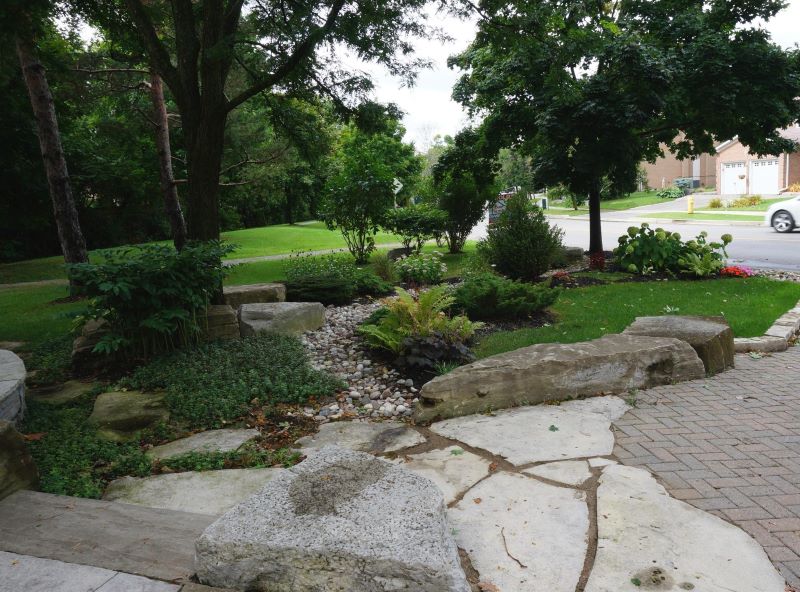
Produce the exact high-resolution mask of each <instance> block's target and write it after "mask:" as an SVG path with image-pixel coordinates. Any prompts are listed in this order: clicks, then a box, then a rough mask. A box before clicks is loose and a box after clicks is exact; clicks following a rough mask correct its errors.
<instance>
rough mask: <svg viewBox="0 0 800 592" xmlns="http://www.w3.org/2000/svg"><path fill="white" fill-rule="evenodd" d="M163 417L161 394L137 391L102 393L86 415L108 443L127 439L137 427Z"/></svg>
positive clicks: (150, 424) (164, 411)
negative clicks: (90, 412)
mask: <svg viewBox="0 0 800 592" xmlns="http://www.w3.org/2000/svg"><path fill="white" fill-rule="evenodd" d="M167 420H169V411H168V410H167V408H166V407H165V406H164V395H163V394H160V393H142V392H139V391H116V392H111V393H103V394H101V395H99V396H98V397H97V399H96V400H95V402H94V409H92V414H91V415H90V416H89V421H90V422H92V423H94V424H96V425H97V427H98V431H97V435H98V436H100V437H101V438H104V439H106V440H111V441H112V442H130V441H132V440H135V439H136V437H137V434H138V433H139V432H140V431H141V430H143V429H145V428H149V427H152V426H154V425H156V424H157V423H159V422H162V421H167Z"/></svg>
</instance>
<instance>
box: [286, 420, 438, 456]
mask: <svg viewBox="0 0 800 592" xmlns="http://www.w3.org/2000/svg"><path fill="white" fill-rule="evenodd" d="M424 442H425V437H424V436H423V435H422V434H420V433H419V432H418V431H416V430H413V429H411V428H410V427H408V426H407V425H406V424H404V423H400V422H398V421H386V422H382V423H367V422H357V421H337V422H333V423H326V424H323V425H321V426H320V428H319V431H318V432H317V433H316V434H313V435H311V436H305V437H303V438H300V439H299V440H298V441H297V442H296V444H297V445H298V446H300V447H301V448H302V449H303V452H306V453H307V452H312V451H315V450H319V449H320V448H323V447H324V446H329V445H334V446H339V447H340V448H347V449H349V450H355V451H357V452H369V453H371V454H380V453H384V452H396V451H398V450H403V449H404V448H411V447H412V446H417V445H419V444H422V443H424Z"/></svg>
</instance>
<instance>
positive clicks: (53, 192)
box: [16, 23, 89, 292]
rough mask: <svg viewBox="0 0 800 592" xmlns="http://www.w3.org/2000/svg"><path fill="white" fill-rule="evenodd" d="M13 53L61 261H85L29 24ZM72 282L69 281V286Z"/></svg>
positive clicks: (55, 125)
mask: <svg viewBox="0 0 800 592" xmlns="http://www.w3.org/2000/svg"><path fill="white" fill-rule="evenodd" d="M16 43H17V55H18V56H19V63H20V66H21V67H22V75H23V77H24V78H25V85H26V86H27V88H28V95H29V96H30V99H31V107H32V108H33V115H34V117H35V119H36V131H37V135H38V136H39V148H40V149H41V152H42V160H43V161H44V169H45V173H46V174H47V184H48V186H49V188H50V199H51V200H52V202H53V215H54V217H55V220H56V228H58V240H59V242H60V243H61V251H62V253H63V254H64V261H66V262H67V263H88V261H89V256H88V254H87V252H86V241H85V240H84V238H83V232H81V225H80V221H79V220H78V209H77V208H76V207H75V199H74V198H73V196H72V188H71V187H70V184H69V172H68V171H67V161H66V160H65V159H64V149H63V148H62V146H61V134H60V133H59V131H58V119H57V118H56V110H55V106H54V104H53V95H52V93H51V92H50V85H48V84H47V77H46V76H45V69H44V66H43V65H42V63H41V62H40V61H39V58H38V56H37V53H36V43H35V40H34V35H33V27H32V26H31V25H30V23H25V24H24V25H23V26H22V27H21V28H20V30H18V32H17V38H16ZM75 287H76V286H75V285H74V284H73V283H72V282H71V281H70V289H71V290H72V291H73V292H74V289H75Z"/></svg>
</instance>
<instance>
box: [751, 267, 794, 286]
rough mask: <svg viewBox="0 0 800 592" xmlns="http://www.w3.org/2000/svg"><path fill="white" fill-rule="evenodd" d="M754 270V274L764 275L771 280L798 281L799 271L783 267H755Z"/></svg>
mask: <svg viewBox="0 0 800 592" xmlns="http://www.w3.org/2000/svg"><path fill="white" fill-rule="evenodd" d="M754 271H755V272H756V275H758V276H761V277H766V278H769V279H771V280H780V281H783V282H797V283H800V271H788V270H785V269H756V270H754Z"/></svg>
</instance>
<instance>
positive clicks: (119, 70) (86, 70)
mask: <svg viewBox="0 0 800 592" xmlns="http://www.w3.org/2000/svg"><path fill="white" fill-rule="evenodd" d="M72 71H73V72H81V73H82V74H147V75H149V74H150V70H140V69H137V68H105V69H103V70H91V69H89V68H73V69H72Z"/></svg>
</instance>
